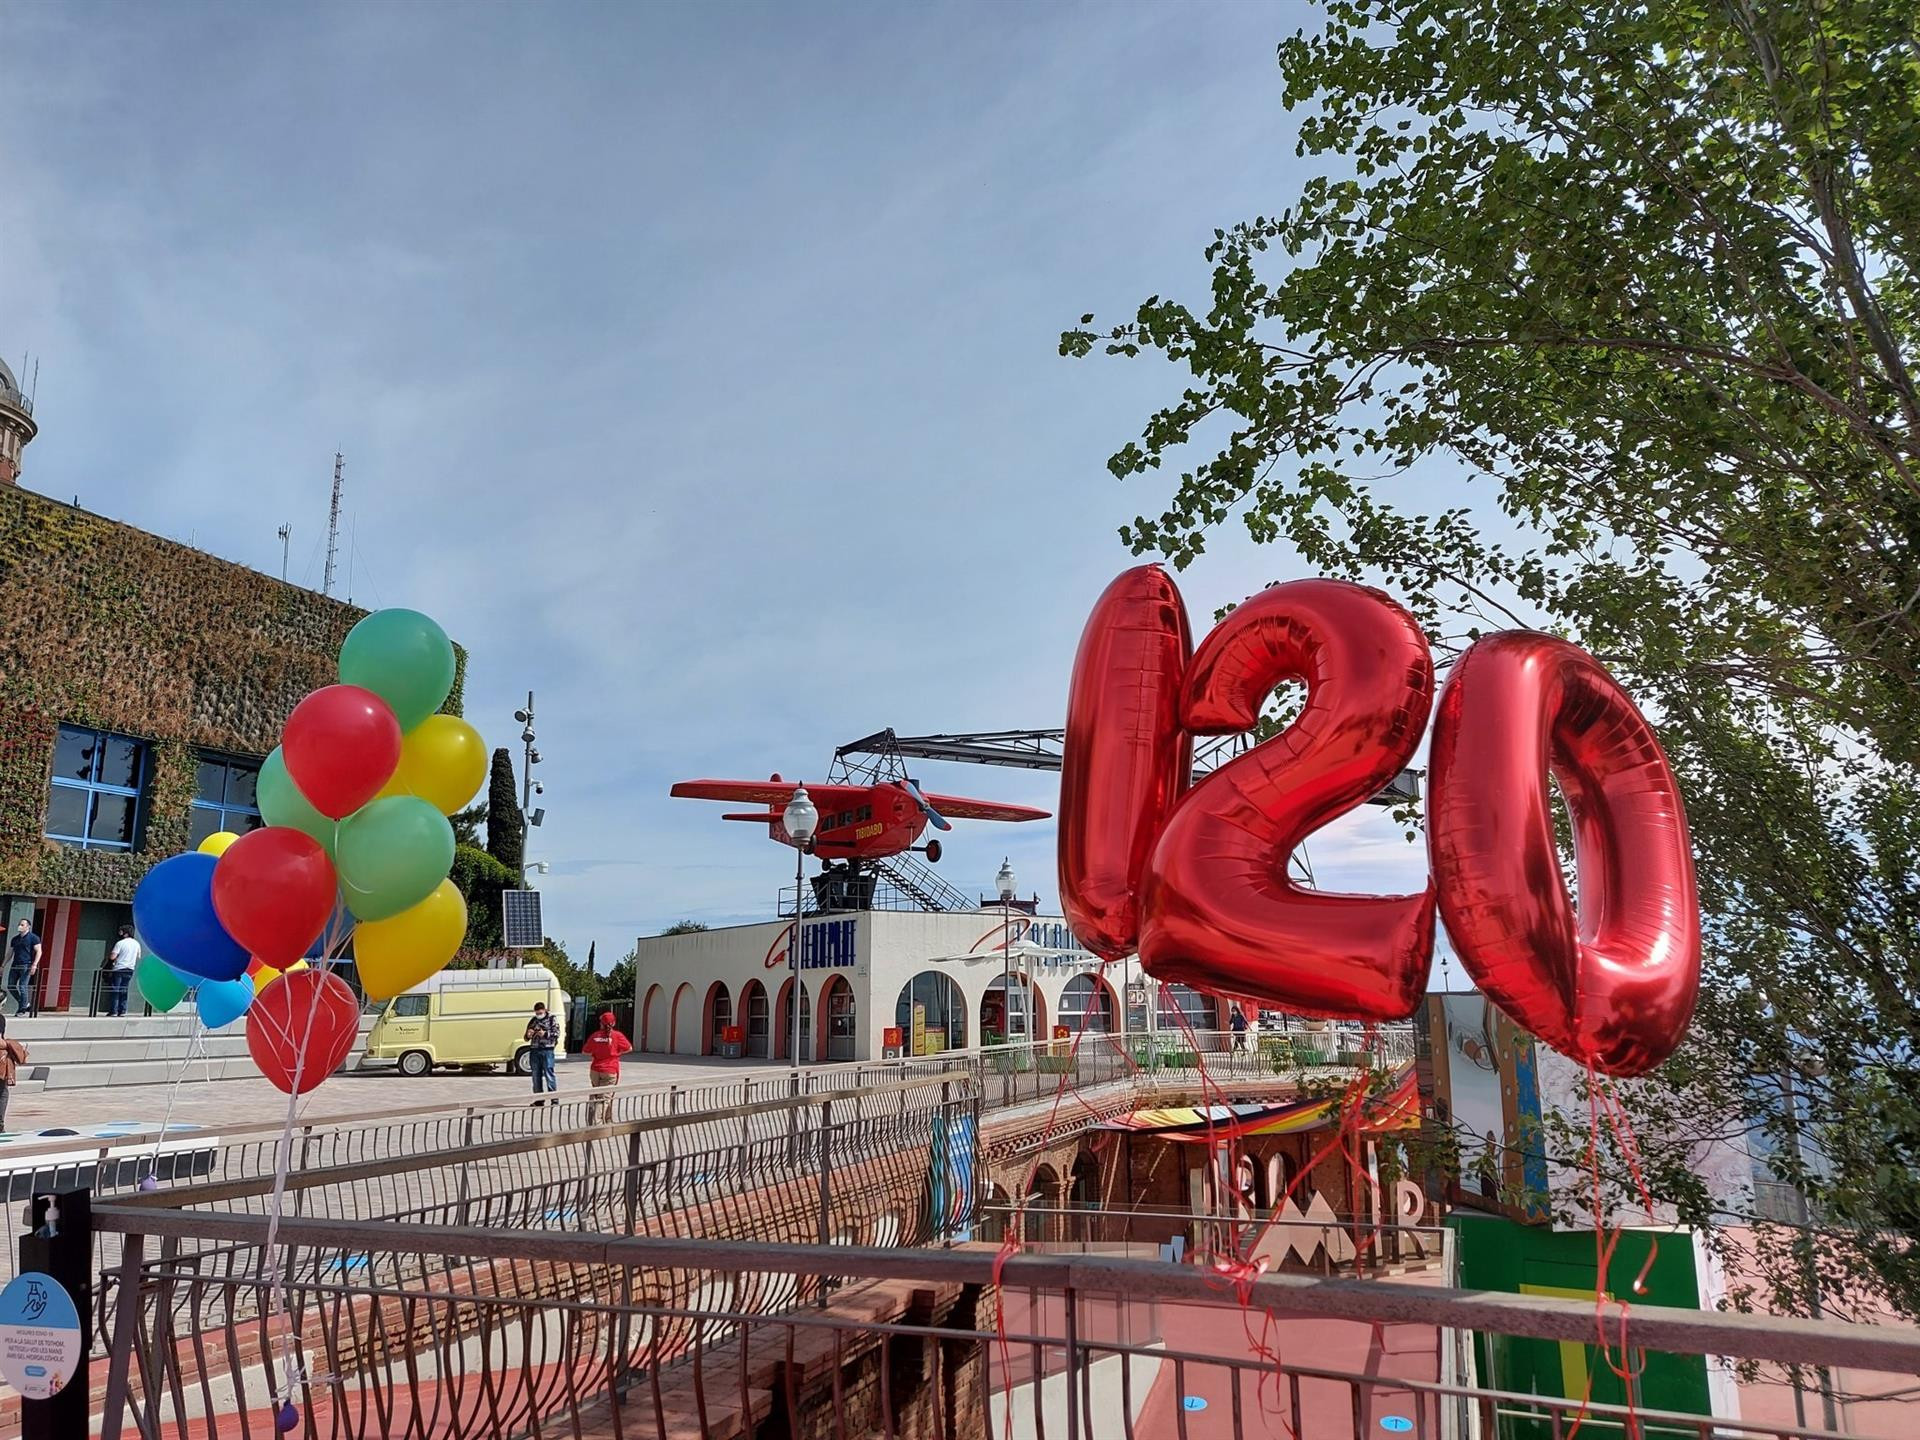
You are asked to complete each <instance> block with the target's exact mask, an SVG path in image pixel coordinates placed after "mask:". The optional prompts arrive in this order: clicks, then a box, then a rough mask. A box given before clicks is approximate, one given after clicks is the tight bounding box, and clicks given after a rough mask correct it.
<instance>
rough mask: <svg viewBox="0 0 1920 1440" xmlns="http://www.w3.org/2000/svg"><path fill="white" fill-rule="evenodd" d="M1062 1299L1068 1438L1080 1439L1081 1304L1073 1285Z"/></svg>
mask: <svg viewBox="0 0 1920 1440" xmlns="http://www.w3.org/2000/svg"><path fill="white" fill-rule="evenodd" d="M1061 1300H1062V1302H1063V1303H1064V1304H1065V1306H1066V1324H1065V1326H1064V1327H1063V1328H1064V1330H1065V1340H1066V1348H1067V1377H1066V1378H1067V1440H1080V1331H1079V1325H1078V1323H1077V1320H1076V1317H1075V1314H1074V1312H1075V1311H1076V1310H1077V1309H1078V1308H1079V1305H1078V1303H1077V1301H1078V1296H1077V1295H1076V1294H1075V1292H1074V1288H1073V1286H1071V1285H1069V1286H1067V1287H1066V1288H1065V1289H1064V1290H1063V1291H1061ZM1123 1303H1124V1302H1123ZM1044 1379H1045V1376H1044V1375H1036V1376H1035V1377H1034V1381H1033V1383H1034V1388H1035V1389H1036V1390H1037V1389H1039V1388H1041V1385H1042V1383H1043V1381H1044ZM1176 1403H1178V1402H1176Z"/></svg>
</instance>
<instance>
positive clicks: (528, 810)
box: [513, 690, 547, 890]
mask: <svg viewBox="0 0 1920 1440" xmlns="http://www.w3.org/2000/svg"><path fill="white" fill-rule="evenodd" d="M513 718H514V719H516V720H518V721H519V722H520V743H521V744H522V745H523V746H525V747H526V748H525V750H524V752H523V757H522V761H521V765H520V888H521V889H522V890H524V889H526V888H527V851H528V849H529V848H531V847H532V845H533V827H534V826H536V825H538V824H539V823H540V822H541V821H542V820H544V819H546V818H547V812H546V811H545V810H535V809H534V808H533V796H534V792H535V791H536V790H539V791H541V792H543V793H544V791H545V789H546V787H545V786H544V785H542V786H536V785H535V784H534V783H533V767H534V766H536V765H538V764H539V763H540V752H539V751H538V750H536V749H534V748H533V742H534V733H533V692H532V691H531V690H529V691H528V692H527V708H526V709H524V710H516V711H514V712H513Z"/></svg>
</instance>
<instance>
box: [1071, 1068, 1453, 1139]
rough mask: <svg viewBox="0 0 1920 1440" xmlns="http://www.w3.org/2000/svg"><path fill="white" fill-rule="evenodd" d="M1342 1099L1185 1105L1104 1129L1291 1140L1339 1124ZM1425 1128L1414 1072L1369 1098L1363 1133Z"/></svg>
mask: <svg viewBox="0 0 1920 1440" xmlns="http://www.w3.org/2000/svg"><path fill="white" fill-rule="evenodd" d="M1339 1119H1340V1099H1339V1097H1337V1096H1336V1097H1334V1098H1332V1099H1326V1100H1291V1101H1287V1102H1286V1103H1284V1104H1280V1105H1198V1106H1193V1105H1183V1106H1177V1107H1173V1108H1167V1109H1156V1110H1135V1111H1133V1112H1132V1113H1131V1114H1128V1115H1120V1116H1116V1117H1115V1118H1114V1119H1112V1120H1109V1121H1107V1122H1106V1123H1105V1124H1104V1125H1102V1126H1101V1127H1100V1128H1101V1129H1103V1130H1125V1131H1130V1132H1132V1133H1134V1134H1148V1135H1159V1136H1161V1137H1163V1138H1165V1139H1168V1140H1187V1141H1198V1142H1201V1143H1206V1142H1208V1141H1219V1140H1231V1139H1238V1138H1240V1137H1241V1136H1246V1135H1292V1134H1296V1133H1298V1132H1299V1131H1302V1130H1318V1129H1321V1128H1323V1127H1327V1126H1331V1125H1334V1124H1337V1123H1338V1122H1339ZM1419 1126H1420V1090H1419V1086H1418V1083H1417V1082H1416V1081H1415V1079H1414V1074H1413V1067H1412V1066H1411V1065H1409V1066H1406V1067H1405V1068H1404V1069H1403V1070H1401V1072H1400V1073H1399V1075H1398V1076H1396V1077H1395V1079H1394V1083H1393V1086H1392V1088H1391V1089H1389V1090H1388V1091H1387V1092H1386V1093H1385V1094H1382V1095H1376V1096H1374V1097H1373V1098H1371V1099H1369V1100H1368V1101H1367V1102H1366V1103H1365V1105H1364V1106H1363V1107H1362V1108H1361V1113H1360V1130H1361V1132H1362V1133H1363V1134H1374V1135H1377V1134H1380V1133H1382V1132H1385V1131H1392V1130H1415V1129H1418V1128H1419Z"/></svg>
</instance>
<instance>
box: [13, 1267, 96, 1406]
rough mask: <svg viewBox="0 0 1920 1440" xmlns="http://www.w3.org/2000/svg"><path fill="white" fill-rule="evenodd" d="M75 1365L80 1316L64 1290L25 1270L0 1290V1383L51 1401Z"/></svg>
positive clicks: (38, 1274) (50, 1279) (36, 1398)
mask: <svg viewBox="0 0 1920 1440" xmlns="http://www.w3.org/2000/svg"><path fill="white" fill-rule="evenodd" d="M79 1364H80V1312H79V1311H78V1310H77V1309H75V1308H74V1304H73V1297H72V1296H71V1295H69V1294H67V1291H66V1287H65V1286H63V1285H62V1284H61V1283H60V1282H59V1281H58V1280H56V1279H54V1278H53V1277H52V1276H51V1275H42V1274H41V1273H40V1272H39V1271H37V1270H29V1271H27V1272H26V1273H25V1274H24V1275H17V1276H15V1277H14V1278H13V1279H12V1280H11V1281H9V1282H8V1284H7V1288H6V1289H4V1290H0V1380H5V1381H6V1382H7V1383H8V1384H9V1385H11V1386H12V1387H13V1388H14V1389H15V1390H18V1391H19V1392H20V1393H21V1394H22V1395H23V1396H25V1397H26V1398H27V1399H29V1400H50V1399H52V1398H53V1397H54V1396H55V1395H58V1394H59V1393H60V1391H61V1390H62V1389H63V1388H64V1387H65V1386H66V1383H67V1381H69V1380H71V1379H72V1378H73V1372H74V1370H75V1368H76V1367H78V1365H79Z"/></svg>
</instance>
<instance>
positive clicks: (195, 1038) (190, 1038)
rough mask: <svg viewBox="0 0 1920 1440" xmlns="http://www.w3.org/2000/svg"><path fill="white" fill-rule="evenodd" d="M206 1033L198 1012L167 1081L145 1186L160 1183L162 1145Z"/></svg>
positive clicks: (148, 1163) (142, 1177) (141, 1179)
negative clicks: (183, 1083) (183, 1082)
mask: <svg viewBox="0 0 1920 1440" xmlns="http://www.w3.org/2000/svg"><path fill="white" fill-rule="evenodd" d="M205 1034H206V1027H205V1026H204V1025H202V1024H201V1023H200V1016H199V1015H198V1014H197V1013H196V1014H195V1015H194V1017H193V1029H191V1030H189V1031H188V1032H187V1053H186V1054H184V1055H182V1056H181V1057H180V1068H179V1069H178V1070H176V1071H174V1072H173V1079H172V1080H170V1081H168V1082H167V1105H166V1109H165V1110H164V1111H163V1112H162V1113H161V1116H160V1133H159V1134H157V1135H155V1136H154V1137H153V1153H152V1154H150V1155H148V1156H147V1173H146V1174H144V1175H142V1176H141V1177H140V1180H139V1183H140V1185H141V1186H142V1187H143V1188H144V1187H145V1186H146V1184H147V1182H148V1181H152V1182H153V1184H154V1185H156V1186H157V1185H158V1184H159V1183H160V1146H161V1144H162V1143H163V1142H164V1141H165V1140H166V1138H167V1131H168V1129H169V1128H171V1126H172V1125H173V1105H174V1101H175V1100H177V1099H178V1098H179V1096H180V1082H181V1081H183V1080H185V1079H186V1078H187V1073H188V1072H189V1071H190V1070H192V1069H193V1057H194V1055H195V1053H196V1052H198V1051H200V1050H202V1049H204V1048H205V1041H204V1040H203V1038H202V1037H203V1036H204V1035H205Z"/></svg>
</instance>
